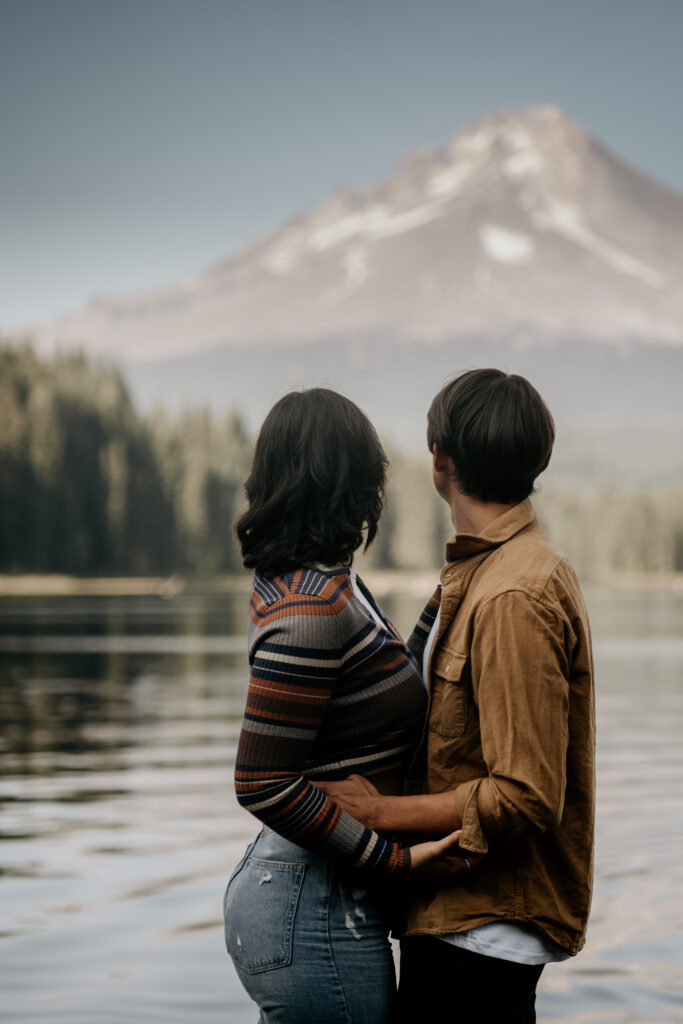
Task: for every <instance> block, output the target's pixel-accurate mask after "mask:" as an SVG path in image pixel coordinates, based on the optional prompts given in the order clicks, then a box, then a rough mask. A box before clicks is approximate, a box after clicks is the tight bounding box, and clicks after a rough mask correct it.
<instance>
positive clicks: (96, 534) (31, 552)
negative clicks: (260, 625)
mask: <svg viewBox="0 0 683 1024" xmlns="http://www.w3.org/2000/svg"><path fill="white" fill-rule="evenodd" d="M247 459H248V440H247V438H246V435H245V432H244V430H243V427H242V423H241V421H240V419H239V416H238V415H236V414H233V415H230V416H228V417H226V418H224V419H220V420H219V419H217V418H216V417H215V416H213V415H212V414H211V413H210V412H209V411H208V410H206V409H190V410H187V411H185V412H183V413H180V414H179V415H177V416H169V415H168V414H166V413H165V412H164V411H163V410H157V411H155V412H154V413H153V414H151V415H148V416H141V415H139V414H138V413H137V412H136V410H135V408H134V406H133V403H132V402H131V399H130V396H129V394H128V391H127V389H126V386H125V383H124V381H123V379H122V377H121V375H120V373H119V372H118V370H117V369H116V368H114V367H113V366H110V365H106V364H104V363H102V364H99V363H94V362H90V361H88V360H87V359H86V358H85V357H84V356H83V355H74V354H69V355H60V354H57V355H55V356H53V357H50V358H39V357H38V356H37V355H36V353H35V352H34V350H33V349H32V348H31V346H30V345H27V344H26V345H21V346H13V345H9V344H2V345H0V571H4V572H65V573H75V574H108V573H111V574H140V575H144V574H156V573H170V572H193V573H194V572H200V573H217V572H225V571H230V570H233V569H235V568H237V567H238V565H239V561H238V558H237V552H236V550H235V546H234V544H233V542H232V537H231V524H232V520H233V517H234V513H235V508H236V502H237V501H238V498H239V492H240V487H241V479H242V476H243V468H244V465H245V462H246V460H247Z"/></svg>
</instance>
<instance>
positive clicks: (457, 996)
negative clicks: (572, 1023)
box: [395, 935, 543, 1024]
mask: <svg viewBox="0 0 683 1024" xmlns="http://www.w3.org/2000/svg"><path fill="white" fill-rule="evenodd" d="M542 970H543V964H538V965H537V966H536V965H529V964H515V963H512V962H511V961H510V960H499V959H498V958H497V957H492V956H482V955H481V954H480V953H471V952H470V951H469V950H468V949H460V948H459V947H458V946H452V945H451V944H450V943H449V942H444V941H443V939H437V938H434V937H433V936H431V935H416V936H412V937H411V938H408V939H403V940H402V941H401V976H400V981H399V986H398V999H397V1001H396V1006H397V1012H396V1017H395V1024H416V1022H417V1024H419V1022H421V1021H439V1020H442V1019H443V1020H444V1021H478V1022H479V1024H535V1021H536V1011H535V1003H536V984H537V982H538V979H539V978H540V976H541V971H542ZM444 1007H449V1008H450V1010H449V1012H448V1014H447V1016H443V1008H444Z"/></svg>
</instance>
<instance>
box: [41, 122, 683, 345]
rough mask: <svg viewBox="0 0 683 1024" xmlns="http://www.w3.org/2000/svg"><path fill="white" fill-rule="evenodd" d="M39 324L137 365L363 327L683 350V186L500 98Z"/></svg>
mask: <svg viewBox="0 0 683 1024" xmlns="http://www.w3.org/2000/svg"><path fill="white" fill-rule="evenodd" d="M32 333H33V334H34V336H35V337H36V339H37V341H38V342H39V343H40V344H41V347H42V346H51V344H52V343H54V342H56V341H60V342H61V343H62V344H63V343H64V342H68V341H74V342H76V343H79V344H81V345H82V346H83V347H84V348H85V349H86V351H91V352H93V351H97V352H107V353H111V354H115V355H117V356H119V357H121V358H123V359H124V360H125V361H126V362H156V361H159V360H162V359H167V358H169V357H188V356H195V357H196V355H197V353H199V352H202V351H204V352H206V351H207V350H212V349H213V350H217V349H226V348H228V349H230V350H231V351H232V352H236V353H239V352H241V353H243V354H244V349H245V347H248V350H249V351H251V352H253V350H254V347H255V346H259V347H260V346H265V347H267V348H268V349H269V350H272V349H273V347H277V348H278V349H280V350H282V348H283V347H285V348H287V349H288V350H289V349H290V347H291V346H301V345H305V346H306V347H308V345H309V344H311V343H316V344H319V343H323V342H324V341H325V340H327V341H331V340H333V339H336V340H337V341H339V340H340V339H341V340H348V339H356V342H357V340H358V339H359V338H365V339H371V338H382V339H383V340H384V341H385V342H386V341H387V340H388V339H394V340H395V341H396V343H398V344H400V343H406V342H411V343H413V342H425V343H427V342H430V343H439V342H445V341H447V340H449V341H457V340H458V339H467V340H468V341H472V340H474V339H489V340H495V341H505V342H509V341H513V342H516V343H517V346H518V347H519V346H520V345H532V346H533V345H534V344H535V343H547V342H548V341H557V340H558V339H563V340H564V339H573V340H577V341H579V340H590V341H596V342H606V343H609V344H611V343H620V344H621V343H623V342H636V343H640V342H643V343H649V344H653V343H655V344H659V345H662V344H665V345H670V346H679V345H683V196H681V195H677V194H675V193H674V192H672V191H670V190H668V189H666V188H664V187H663V186H662V185H659V184H657V183H656V182H654V181H652V180H651V179H649V178H647V177H645V176H644V175H643V174H641V173H639V172H638V171H637V170H635V169H633V168H632V167H630V166H628V165H627V164H625V163H624V162H623V161H622V160H620V159H618V158H617V157H616V156H614V155H613V154H611V153H610V152H609V151H608V150H607V149H606V148H605V147H604V146H602V145H601V144H600V143H599V142H598V141H596V140H595V139H594V138H592V137H591V136H590V135H589V134H588V133H587V132H586V131H585V130H584V129H582V128H581V127H580V126H579V125H578V124H576V123H574V122H573V121H571V120H570V119H568V118H567V117H566V116H565V115H564V114H563V113H562V112H561V111H559V110H557V109H556V108H554V107H535V108H530V109H526V110H516V111H510V112H504V113H501V114H497V115H494V116H491V117H489V118H486V119H484V120H482V121H480V122H478V123H476V124H474V125H473V126H472V127H471V128H470V129H469V130H467V131H465V132H463V133H462V134H461V135H459V136H458V137H457V138H456V139H455V140H454V141H453V142H451V143H450V144H449V145H447V146H445V147H443V148H441V149H438V150H434V151H428V152H422V153H418V154H416V155H413V156H410V157H409V158H408V159H407V160H406V161H405V162H404V163H403V164H402V165H401V166H400V167H399V168H398V170H397V171H396V173H395V174H393V175H392V176H391V177H390V178H389V179H387V180H386V181H385V182H383V183H381V184H379V185H377V186H375V187H373V188H370V189H368V190H367V191H364V192H356V191H344V192H341V193H338V194H335V195H333V196H332V197H331V198H330V199H328V200H327V201H326V202H324V203H322V204H320V205H318V206H316V207H314V208H312V209H311V210H310V211H309V212H307V213H305V214H304V215H303V216H301V217H299V218H297V219H296V220H294V221H293V222H291V223H290V224H288V225H286V226H285V227H284V228H282V229H281V230H278V231H275V232H274V233H273V234H271V235H269V236H268V237H266V238H263V239H261V240H259V241H257V242H256V243H255V244H253V245H252V246H250V247H249V248H248V249H246V250H243V251H241V252H239V253H237V254H236V255H234V256H233V257H231V258H230V259H227V260H226V261H225V262H223V263H221V264H219V265H217V266H214V267H212V268H210V269H209V270H207V271H205V272H203V273H200V274H197V275H196V276H194V277H192V278H188V279H186V280H183V281H179V282H177V283H175V284H173V285H172V286H170V287H168V288H166V289H163V290H160V291H157V292H155V293H147V294H144V295H139V296H134V297H121V298H111V299H100V300H98V301H96V302H93V303H91V304H90V305H89V306H88V307H87V308H86V309H85V310H84V311H83V312H81V313H77V314H75V315H73V316H67V317H64V318H61V319H59V320H57V321H54V322H52V323H49V324H44V325H39V326H38V327H37V328H36V329H34V330H33V332H32ZM294 357H295V358H296V356H294Z"/></svg>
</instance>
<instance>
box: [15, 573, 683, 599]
mask: <svg viewBox="0 0 683 1024" xmlns="http://www.w3.org/2000/svg"><path fill="white" fill-rule="evenodd" d="M361 574H362V576H363V578H364V580H365V581H366V583H367V584H368V586H369V587H370V589H371V590H372V592H373V593H374V594H375V595H376V596H377V597H383V596H386V595H387V594H404V595H409V596H423V595H425V594H430V593H432V591H433V590H434V587H435V585H436V584H437V582H438V579H439V570H438V569H433V570H431V571H428V572H425V571H424V570H421V571H417V570H410V569H370V568H367V569H365V568H364V569H362V570H361ZM582 586H583V588H584V589H585V590H590V589H592V588H594V587H618V588H623V589H632V590H635V589H644V590H662V589H664V590H672V591H674V592H676V593H681V594H683V572H680V573H633V572H628V573H610V574H609V575H605V576H604V577H603V578H601V579H597V580H590V581H588V580H587V581H585V582H582ZM250 587H251V573H249V572H246V571H245V572H244V573H232V574H230V575H226V576H212V577H206V578H201V577H185V576H180V575H171V576H70V575H68V574H66V573H17V574H9V573H7V574H0V597H160V598H163V599H164V600H173V598H176V597H180V596H181V595H188V594H199V593H207V592H208V593H223V592H228V591H231V592H235V591H239V590H242V591H245V592H248V591H249V590H250Z"/></svg>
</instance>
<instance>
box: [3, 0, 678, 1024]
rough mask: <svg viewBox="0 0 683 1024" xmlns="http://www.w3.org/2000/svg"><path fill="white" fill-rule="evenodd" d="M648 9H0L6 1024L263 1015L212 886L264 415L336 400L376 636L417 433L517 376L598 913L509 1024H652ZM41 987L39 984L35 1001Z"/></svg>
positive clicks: (670, 6)
mask: <svg viewBox="0 0 683 1024" xmlns="http://www.w3.org/2000/svg"><path fill="white" fill-rule="evenodd" d="M682 38H683V6H681V4H680V2H679V0H652V2H651V3H650V4H648V5H643V4H641V3H638V2H635V0H604V2H601V3H597V4H596V3H594V2H593V3H588V2H586V0H576V2H575V3H573V4H571V5H559V4H548V3H547V2H545V3H542V2H536V0H513V2H510V3H506V4H502V3H498V2H493V0H481V2H479V3H478V4H476V5H466V4H464V3H459V2H452V0H451V2H441V0H423V3H421V4H420V5H417V4H409V3H404V2H402V0H395V2H393V3H389V2H388V0H377V2H372V0H371V2H368V3H356V2H354V0H351V2H347V3H343V4H342V3H333V2H328V0H318V2H316V3H313V2H309V0H297V2H293V3H290V4H282V3H277V2H275V0H263V2H260V3H256V4H249V5H247V4H242V3H238V2H236V0H195V2H194V3H192V4H190V3H189V2H186V0H138V2H135V3H133V2H132V0H117V3H115V4H107V3H105V2H103V0H56V2H47V0H21V2H20V0H0V139H1V140H2V158H1V159H0V224H1V225H2V230H1V231H0V656H1V659H2V661H1V663H0V673H1V679H0V681H1V684H2V686H1V689H0V742H1V744H2V746H1V747H0V749H1V750H2V768H0V810H1V812H2V818H1V823H0V891H1V892H2V897H3V906H5V907H7V908H8V911H7V912H6V915H5V923H4V926H3V930H2V932H0V948H1V949H2V952H3V956H2V957H1V958H0V982H1V983H2V987H3V993H5V996H4V997H3V998H4V1000H5V1010H4V1012H5V1013H7V1019H8V1020H12V1021H15V1020H16V1021H27V1022H28V1021H30V1022H33V1024H35V1022H40V1021H43V1020H45V1021H47V1020H48V1019H49V1020H50V1021H58V1022H64V1024H72V1022H75V1021H80V1020H82V1021H86V1022H89V1021H95V1020H97V1021H98V1022H99V1021H109V1020H111V1021H124V1020H125V1021H138V1020H139V1021H142V1020H162V1019H163V1020H166V1021H168V1020H178V1021H188V1020H192V1021H202V1022H204V1021H205V1022H209V1021H213V1020H216V1021H218V1020H219V1019H225V1018H226V1015H227V1019H229V1020H234V1021H236V1022H241V1021H248V1020H253V1019H254V1014H253V1012H252V1010H251V1008H250V1007H249V1005H248V1002H247V1001H246V998H245V997H244V996H243V995H242V993H241V990H240V988H239V985H238V983H237V981H236V978H235V976H234V974H232V973H231V968H230V966H229V964H228V962H227V961H226V958H225V955H224V953H223V951H222V948H221V945H222V938H221V934H220V932H221V923H220V912H221V908H220V898H221V891H222V887H223V886H224V883H225V880H226V878H227V875H228V874H229V871H230V867H231V864H232V863H233V862H234V861H235V860H236V859H237V857H238V855H239V851H240V848H241V846H242V845H243V844H244V842H246V840H247V838H248V837H249V835H250V834H251V832H252V831H253V828H252V820H251V819H249V818H248V816H246V815H244V814H243V813H242V812H241V811H240V810H239V808H238V807H237V805H236V803H235V801H234V796H233V793H232V763H233V759H234V748H235V741H236V737H237V734H238V731H239V723H240V719H241V714H242V708H243V701H244V694H245V689H246V680H247V666H246V657H245V653H244V644H245V634H246V599H247V594H248V585H249V579H248V575H247V574H246V573H244V572H243V570H242V569H241V566H240V560H239V555H238V552H237V550H236V547H235V544H234V540H233V537H232V525H231V524H232V522H233V520H234V517H235V515H236V514H237V513H238V512H239V510H240V508H241V507H242V501H243V497H242V484H243V480H244V477H245V473H246V470H247V467H248V464H249V458H250V451H251V444H252V442H253V438H254V436H255V433H256V431H257V429H258V425H259V423H260V421H261V419H262V417H263V415H264V413H265V412H266V411H267V409H268V408H269V407H270V405H271V404H272V403H273V401H274V400H276V399H277V398H278V397H280V396H281V395H282V394H283V393H284V392H285V391H287V390H288V389H290V388H292V387H298V386H311V385H322V386H328V387H333V388H336V389H338V390H341V391H343V392H344V393H345V394H347V395H348V396H349V397H351V398H352V399H354V400H355V401H356V402H358V404H360V405H361V406H362V407H363V408H364V409H365V411H366V412H367V413H368V414H369V416H370V418H371V419H372V420H373V422H374V423H375V424H376V426H377V428H378V430H379V432H380V435H381V437H382V440H383V442H384V444H385V446H386V447H387V450H388V452H389V454H390V456H391V478H390V484H389V490H388V498H387V507H386V512H385V515H384V518H383V520H382V524H381V530H380V534H379V536H378V539H377V541H376V542H375V545H374V546H373V548H372V549H371V550H370V553H369V555H368V556H367V557H365V558H363V559H361V560H360V563H359V564H360V568H361V572H362V573H363V574H364V575H365V576H366V578H367V580H368V582H369V583H370V585H371V587H372V588H373V589H374V591H375V593H376V595H377V596H378V598H379V599H380V600H381V601H382V602H383V604H384V605H385V607H386V608H387V610H388V611H389V612H390V614H391V615H392V616H394V618H395V621H396V623H397V625H398V626H399V627H400V628H401V629H402V630H404V632H408V631H409V630H410V628H411V626H412V622H413V620H414V619H415V618H416V617H417V615H418V614H419V610H420V609H421V607H422V604H423V603H424V601H425V600H426V598H427V596H428V595H429V593H430V592H431V590H432V589H433V585H434V582H435V578H436V572H437V570H438V568H439V566H440V564H441V561H442V558H443V546H444V541H445V539H446V537H447V536H448V535H449V533H450V532H451V531H452V527H451V524H450V522H449V520H448V517H447V513H446V509H445V506H443V504H442V503H440V502H439V500H438V498H437V497H436V495H435V494H434V492H433V489H432V486H431V477H430V467H429V458H428V455H427V452H426V443H425V418H426V410H427V408H428V406H429V402H430V400H431V398H432V397H433V395H434V394H435V393H436V391H437V390H438V389H439V388H440V387H441V386H442V385H443V384H444V383H445V381H446V380H448V379H449V378H450V377H452V376H454V375H455V374H457V373H459V372H462V371H463V370H466V369H469V368H472V367H476V366H498V367H500V368H501V369H504V370H507V371H509V372H516V373H522V374H524V375H525V376H527V377H528V378H529V379H530V380H531V381H532V383H533V384H534V385H535V386H536V387H537V388H538V389H539V391H540V392H541V394H542V395H543V397H544V398H545V399H546V401H547V402H548V404H549V406H550V408H551V410H552V412H553V414H554V416H555V419H556V424H557V431H558V433H557V444H556V449H555V454H554V456H553V460H552V462H551V466H550V468H549V470H548V471H547V472H546V473H545V474H544V477H543V478H542V480H541V482H540V487H539V493H538V494H537V496H536V499H535V503H536V507H537V511H538V514H539V517H540V519H541V521H542V523H543V525H544V526H545V527H546V528H547V529H548V531H549V532H550V534H551V535H552V537H553V539H554V540H555V541H556V542H557V544H558V545H559V546H560V547H562V548H563V549H564V550H565V552H566V553H567V554H568V556H569V557H570V558H571V560H572V561H573V563H574V565H575V566H576V568H577V570H578V572H579V576H580V579H581V581H582V584H583V586H584V588H585V591H586V596H587V601H588V604H589V610H590V611H591V614H592V619H593V625H594V631H595V647H596V663H597V667H598V680H597V682H598V711H599V722H598V724H599V736H600V740H599V750H598V755H599V764H600V784H599V785H600V788H599V793H598V797H599V819H598V847H597V864H596V897H595V910H594V914H593V919H592V925H591V931H590V933H589V941H588V944H587V947H586V950H585V951H584V953H582V954H581V956H580V957H578V958H577V959H576V960H574V961H571V962H570V963H568V964H564V965H561V966H560V967H555V968H549V969H548V970H547V971H546V972H545V974H544V977H543V980H542V985H541V995H540V999H539V1019H548V1020H550V1019H552V1020H562V1021H568V1022H579V1021H581V1022H586V1021H616V1022H621V1021H624V1022H626V1021H638V1022H642V1021H662V1020H663V1021H669V1020H671V1021H674V1020H683V976H682V973H681V970H680V964H681V962H683V897H682V896H681V895H680V893H681V892H682V891H683V890H682V889H681V887H680V881H681V871H682V869H681V867H680V863H679V862H680V856H679V853H680V842H681V837H682V835H683V800H682V798H681V786H680V783H681V767H682V765H683V757H682V756H681V754H680V736H681V727H682V726H683V683H682V680H683V620H682V617H681V610H682V606H683V401H682V400H681V393H682V391H683V135H682V134H681V130H680V108H681V100H682V98H683V63H682V62H681V60H680V43H681V39H682ZM38 977H39V978H40V979H41V985H40V986H36V979H37V978H38Z"/></svg>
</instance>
